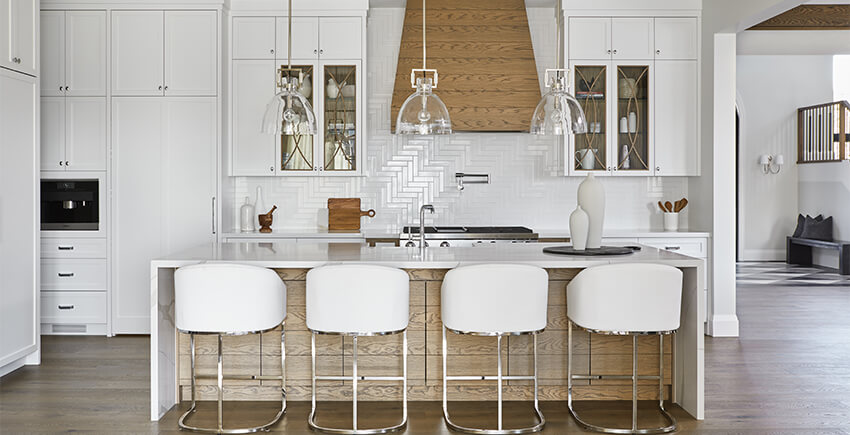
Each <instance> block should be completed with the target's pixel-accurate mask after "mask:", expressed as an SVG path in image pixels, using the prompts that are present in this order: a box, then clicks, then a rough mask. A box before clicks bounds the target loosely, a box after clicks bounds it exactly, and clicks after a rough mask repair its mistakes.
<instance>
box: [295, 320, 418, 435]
mask: <svg viewBox="0 0 850 435" xmlns="http://www.w3.org/2000/svg"><path fill="white" fill-rule="evenodd" d="M310 332H311V333H312V334H311V337H310V338H311V340H310V356H311V362H312V378H313V385H312V387H313V388H312V397H311V399H312V404H311V407H310V416H309V418H308V419H307V425H308V426H310V429H312V430H315V431H318V432H324V433H331V434H346V435H360V434H384V433H391V432H397V431H400V430H404V428H406V427H407V329H404V330H401V331H392V332H386V333H374V334H353V333H351V334H348V333H346V334H341V333H329V332H323V331H313V330H311V331H310ZM399 333H401V334H402V371H403V372H404V373H403V374H402V376H358V375H357V337H358V336H379V335H394V334H399ZM317 334H321V335H347V336H350V337H352V339H353V349H352V353H353V360H354V362H353V365H352V370H351V376H317V375H316V335H317ZM316 381H351V383H352V393H353V397H352V402H351V406H352V422H351V425H352V428H351V429H348V428H334V427H325V426H319V425H318V424H317V423H316ZM358 381H398V382H402V417H401V422H400V423H399V424H397V425H394V426H389V427H380V428H372V429H359V428H358V427H357V382H358Z"/></svg>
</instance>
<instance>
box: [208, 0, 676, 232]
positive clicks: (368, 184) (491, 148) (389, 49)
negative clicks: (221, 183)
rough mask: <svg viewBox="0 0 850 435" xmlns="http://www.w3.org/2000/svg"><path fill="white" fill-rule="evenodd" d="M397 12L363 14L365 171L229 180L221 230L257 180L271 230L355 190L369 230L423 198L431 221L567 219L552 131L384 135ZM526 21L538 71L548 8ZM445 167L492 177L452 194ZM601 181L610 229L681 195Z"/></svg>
mask: <svg viewBox="0 0 850 435" xmlns="http://www.w3.org/2000/svg"><path fill="white" fill-rule="evenodd" d="M403 18H404V9H402V8H380V9H372V10H370V12H369V22H368V25H369V32H368V33H369V38H368V44H369V45H368V56H369V59H368V93H369V95H368V102H367V109H368V126H367V131H368V137H369V142H368V148H367V151H366V153H367V155H366V158H365V164H366V173H367V176H365V177H345V178H331V177H323V178H296V177H278V178H275V177H236V178H233V179H232V181H233V189H232V190H230V189H228V194H229V195H230V198H229V201H228V202H229V203H230V204H231V206H230V208H228V209H225V213H229V214H230V215H229V219H226V221H228V222H230V224H231V225H230V229H231V230H232V229H234V228H235V227H236V224H237V223H238V219H237V218H236V217H235V216H236V213H237V211H236V206H238V204H239V203H241V202H242V198H243V197H244V196H246V195H249V196H251V197H253V196H254V190H255V189H256V186H257V185H261V186H263V190H264V191H265V192H266V195H265V196H266V198H265V203H266V204H268V205H271V204H273V203H274V204H277V206H278V211H277V212H276V213H275V225H274V227H275V228H276V229H285V228H310V227H315V226H316V216H317V210H318V209H320V208H324V207H325V206H326V203H327V198H328V197H360V198H362V200H363V203H362V204H363V207H364V208H374V209H375V210H377V216H376V217H375V218H374V219H364V220H363V226H364V228H365V229H369V230H379V231H381V230H388V231H397V230H398V226H400V225H405V224H408V223H412V222H415V221H416V220H417V219H418V209H419V206H420V205H422V204H426V203H431V204H434V206H435V207H436V209H437V212H436V214H434V215H431V216H429V218H431V219H433V222H435V223H438V224H483V225H488V224H491V225H511V224H513V225H520V224H521V225H527V226H530V227H532V228H534V229H538V230H541V229H556V228H561V229H562V228H566V227H567V226H568V223H567V218H568V216H569V213H570V212H571V211H572V210H573V209H574V208H575V204H576V189H577V187H578V184H579V183H580V182H581V181H582V179H581V178H579V177H563V176H561V174H562V173H563V150H562V149H561V148H560V147H559V146H556V145H555V143H554V140H553V138H546V137H543V138H541V137H536V136H532V135H529V134H518V133H517V134H508V133H499V134H492V133H491V134H476V133H458V134H455V135H452V136H450V137H437V138H413V137H398V136H395V135H392V134H391V132H390V102H391V99H392V92H393V80H394V77H395V72H396V62H397V58H398V50H399V43H400V40H401V29H402V24H403ZM529 22H530V29H531V33H532V39H533V42H534V49H535V56H536V57H537V63H538V69H542V68H544V67H550V68H551V67H553V66H554V53H555V38H554V28H555V18H554V13H553V10H552V9H551V8H530V9H529ZM455 172H473V173H475V172H483V173H489V174H490V175H491V180H492V181H491V184H490V185H469V186H467V188H466V190H465V191H464V192H459V191H458V190H457V189H456V188H455V182H454V173H455ZM602 183H603V184H604V185H605V188H606V190H607V200H608V201H607V206H608V208H607V210H606V228H610V229H661V228H662V217H661V215H660V214H659V213H658V211H657V206H653V204H655V203H656V202H657V201H658V200H660V199H662V198H664V199H668V200H671V201H672V200H676V199H679V198H682V197H685V196H688V179H687V178H684V177H672V178H671V177H664V178H661V177H642V178H626V177H624V178H605V179H603V180H602ZM234 203H235V204H236V206H234V205H233V204H234ZM689 208H690V207H689ZM686 214H687V209H686ZM683 220H685V221H686V220H687V216H683ZM224 230H225V231H228V227H225V228H224Z"/></svg>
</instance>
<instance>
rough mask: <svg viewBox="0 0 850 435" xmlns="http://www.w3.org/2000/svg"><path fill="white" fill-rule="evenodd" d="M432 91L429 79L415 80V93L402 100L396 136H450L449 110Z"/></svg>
mask: <svg viewBox="0 0 850 435" xmlns="http://www.w3.org/2000/svg"><path fill="white" fill-rule="evenodd" d="M432 89H433V84H432V81H431V79H430V78H424V77H419V78H417V79H416V92H414V93H413V94H411V95H410V96H409V97H407V99H406V100H404V104H402V105H401V109H400V110H399V111H398V119H397V120H396V124H395V130H396V134H419V135H432V134H451V132H452V120H451V118H449V109H447V108H446V105H445V104H444V103H443V100H441V99H440V97H438V96H437V95H435V94H434V93H433V92H432Z"/></svg>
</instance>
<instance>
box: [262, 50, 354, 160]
mask: <svg viewBox="0 0 850 435" xmlns="http://www.w3.org/2000/svg"><path fill="white" fill-rule="evenodd" d="M293 67H295V64H294V62H293ZM297 67H298V68H300V69H301V70H302V73H301V74H302V75H303V77H304V78H303V82H302V84H301V86H300V87H299V92H301V93H302V95H304V97H305V98H307V100H308V101H310V104H312V105H313V112H314V113H315V114H316V127H317V130H318V132H317V134H316V135H282V136H281V137H280V139H279V143H278V146H277V149H276V153H277V165H278V167H277V173H278V174H279V175H316V173H322V175H352V174H355V173H357V172H358V169H359V168H358V154H359V153H360V137H361V135H360V131H361V128H362V126H361V124H362V122H361V119H362V114H361V110H360V103H361V102H360V99H361V95H362V90H361V77H360V76H361V74H360V62H359V61H347V62H334V61H328V62H319V63H316V64H312V65H310V64H306V65H301V64H299V65H297Z"/></svg>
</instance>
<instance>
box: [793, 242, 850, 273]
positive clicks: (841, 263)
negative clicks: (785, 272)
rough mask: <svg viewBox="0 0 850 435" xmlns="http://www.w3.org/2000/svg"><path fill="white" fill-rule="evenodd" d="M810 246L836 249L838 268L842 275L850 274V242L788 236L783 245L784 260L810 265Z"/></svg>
mask: <svg viewBox="0 0 850 435" xmlns="http://www.w3.org/2000/svg"><path fill="white" fill-rule="evenodd" d="M812 248H824V249H835V250H838V269H839V273H840V274H842V275H850V242H842V241H840V240H834V241H829V242H828V241H826V240H814V239H803V238H800V237H788V238H787V240H786V246H785V262H786V263H788V264H802V265H805V266H811V265H812Z"/></svg>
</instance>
